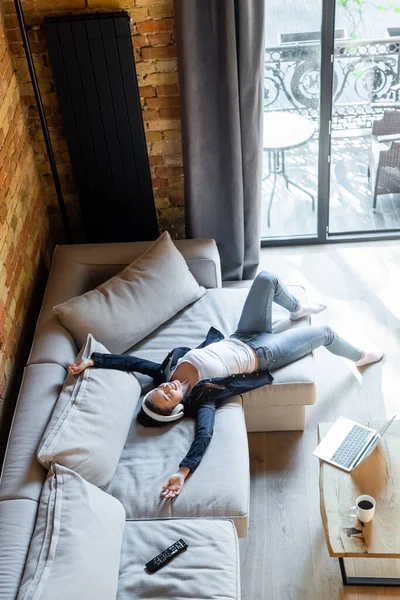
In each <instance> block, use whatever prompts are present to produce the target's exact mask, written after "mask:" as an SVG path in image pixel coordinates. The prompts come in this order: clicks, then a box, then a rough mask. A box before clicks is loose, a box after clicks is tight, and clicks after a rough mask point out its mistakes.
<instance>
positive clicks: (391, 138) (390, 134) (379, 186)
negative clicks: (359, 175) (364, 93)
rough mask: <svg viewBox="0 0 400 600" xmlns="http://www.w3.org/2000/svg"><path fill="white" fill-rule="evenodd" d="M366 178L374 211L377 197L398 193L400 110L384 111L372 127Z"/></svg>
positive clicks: (399, 177) (399, 189)
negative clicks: (368, 180) (369, 186)
mask: <svg viewBox="0 0 400 600" xmlns="http://www.w3.org/2000/svg"><path fill="white" fill-rule="evenodd" d="M379 106H380V105H379ZM391 106H392V107H393V104H392V105H391ZM368 177H369V179H370V182H371V187H372V192H373V210H374V211H375V209H376V202H377V197H378V195H381V194H398V193H400V110H385V111H384V113H383V118H382V119H379V120H377V121H374V123H373V125H372V136H371V149H370V157H369V167H368Z"/></svg>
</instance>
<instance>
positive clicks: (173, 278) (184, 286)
mask: <svg viewBox="0 0 400 600" xmlns="http://www.w3.org/2000/svg"><path fill="white" fill-rule="evenodd" d="M204 294H205V289H204V288H203V287H202V286H199V284H198V283H197V281H196V280H195V278H194V277H193V275H192V274H191V273H190V271H189V268H188V266H187V264H186V262H185V259H184V258H183V256H182V254H181V253H180V252H179V250H177V248H176V246H175V245H174V243H173V242H172V240H171V237H170V235H169V234H168V233H167V232H165V233H163V234H162V236H161V237H160V238H159V239H158V240H156V241H155V242H154V243H153V244H152V245H151V246H150V247H149V248H148V249H147V250H146V252H144V254H142V256H140V257H139V258H138V259H137V260H135V261H134V262H133V263H131V264H130V265H129V266H128V267H126V268H125V269H124V270H123V271H122V272H121V273H119V274H118V275H115V276H114V277H112V278H111V279H109V280H108V281H106V282H105V283H103V284H101V285H100V286H98V287H97V288H96V289H94V290H91V291H90V292H87V293H86V294H83V295H82V296H78V297H76V298H72V299H71V300H68V301H67V302H64V303H62V304H58V305H57V306H55V307H54V310H55V311H56V313H57V314H58V316H59V317H60V319H61V322H62V324H63V325H64V327H66V329H68V331H69V332H70V333H71V335H72V337H73V338H74V340H75V342H76V343H77V344H78V346H79V347H80V346H82V344H83V343H84V341H85V339H86V336H87V334H88V333H92V334H93V335H94V336H95V337H96V339H98V340H99V341H100V342H101V343H103V344H105V345H106V346H107V348H109V349H110V351H111V352H125V350H127V349H128V348H130V347H131V346H132V345H133V344H136V343H137V342H139V341H140V340H142V339H143V338H145V337H146V336H147V335H149V333H151V332H152V331H154V330H155V329H157V327H159V326H160V325H162V323H165V322H166V321H168V320H169V319H171V318H172V317H173V316H174V315H176V313H177V312H179V311H180V310H182V309H183V308H185V306H187V305H188V304H191V303H192V302H194V301H195V300H198V299H199V298H201V296H203V295H204Z"/></svg>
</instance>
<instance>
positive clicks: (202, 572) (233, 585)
mask: <svg viewBox="0 0 400 600" xmlns="http://www.w3.org/2000/svg"><path fill="white" fill-rule="evenodd" d="M180 538H183V539H184V540H185V541H186V542H187V543H188V544H189V547H188V549H187V550H185V551H184V552H181V554H179V555H178V556H177V557H176V558H174V559H173V560H172V561H170V562H169V563H168V564H167V565H165V566H164V567H163V568H161V569H160V570H159V571H157V572H156V573H153V574H152V575H149V574H148V573H147V572H146V571H145V569H144V565H145V563H146V562H148V561H149V560H151V559H152V558H154V556H156V555H157V554H159V553H160V552H161V551H162V550H164V549H165V548H168V546H170V545H171V544H173V543H174V542H176V541H177V540H178V539H180ZM239 566H240V565H239V554H238V541H237V537H236V532H235V527H234V525H233V523H232V521H229V520H219V519H218V520H216V519H214V520H206V519H180V520H168V521H127V523H126V526H125V534H124V541H123V546H122V556H121V566H120V572H119V585H118V593H117V600H144V599H145V598H152V599H154V600H167V599H168V598H171V599H173V600H187V598H196V600H211V599H214V598H224V599H225V600H234V599H235V600H239V599H240V569H239Z"/></svg>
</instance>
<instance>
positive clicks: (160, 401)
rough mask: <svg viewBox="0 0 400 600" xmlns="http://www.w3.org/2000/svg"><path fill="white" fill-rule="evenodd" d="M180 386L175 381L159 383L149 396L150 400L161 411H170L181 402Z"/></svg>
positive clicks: (181, 392)
mask: <svg viewBox="0 0 400 600" xmlns="http://www.w3.org/2000/svg"><path fill="white" fill-rule="evenodd" d="M183 396H184V393H183V389H182V384H181V382H180V381H178V380H177V379H174V380H173V381H167V382H166V383H161V384H160V385H159V386H158V387H157V388H155V389H154V390H153V391H152V392H151V394H150V400H151V401H152V402H153V404H155V405H156V406H158V408H160V409H161V410H165V411H167V410H172V409H173V408H175V406H177V405H178V404H179V403H180V402H182V400H183Z"/></svg>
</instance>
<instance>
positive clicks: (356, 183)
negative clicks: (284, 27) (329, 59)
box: [328, 0, 400, 234]
mask: <svg viewBox="0 0 400 600" xmlns="http://www.w3.org/2000/svg"><path fill="white" fill-rule="evenodd" d="M399 13H400V1H397V2H393V0H379V2H374V1H372V2H369V1H368V2H367V1H366V0H336V10H335V26H336V28H342V29H345V30H346V31H347V38H346V39H337V38H336V39H335V43H334V61H333V73H334V79H333V90H332V120H331V152H330V195H329V228H328V231H329V234H343V233H347V232H350V233H352V232H376V231H392V230H398V229H399V228H400V27H397V29H396V27H393V25H394V24H395V23H396V20H397V23H398V25H400V14H399Z"/></svg>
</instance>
